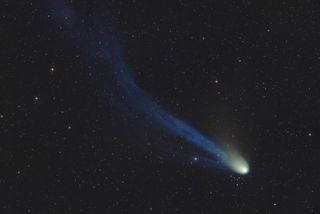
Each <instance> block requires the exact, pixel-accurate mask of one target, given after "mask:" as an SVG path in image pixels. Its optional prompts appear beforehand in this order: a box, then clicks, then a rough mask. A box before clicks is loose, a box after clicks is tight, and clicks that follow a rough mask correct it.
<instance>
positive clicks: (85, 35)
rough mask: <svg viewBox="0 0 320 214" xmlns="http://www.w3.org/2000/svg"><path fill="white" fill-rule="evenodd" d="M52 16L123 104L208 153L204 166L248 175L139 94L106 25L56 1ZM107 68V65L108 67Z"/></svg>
mask: <svg viewBox="0 0 320 214" xmlns="http://www.w3.org/2000/svg"><path fill="white" fill-rule="evenodd" d="M53 8H54V10H53V11H51V12H52V13H53V17H54V18H55V19H56V21H57V22H59V25H61V24H62V25H63V26H64V28H65V35H64V36H65V37H66V38H68V39H69V40H72V41H73V42H75V43H76V46H77V47H79V48H80V49H81V50H82V52H83V53H84V54H85V55H86V56H88V58H90V59H92V60H96V61H99V62H100V61H101V60H104V61H105V63H106V64H108V66H107V68H106V71H105V72H109V73H111V74H112V75H111V76H114V77H115V78H114V79H115V81H116V84H117V86H118V88H119V89H120V90H121V93H122V95H121V97H123V98H124V99H125V101H126V105H130V106H131V107H132V108H134V109H136V110H137V111H139V112H141V113H142V114H143V115H144V116H145V117H146V118H147V119H148V120H151V121H153V124H155V126H157V127H158V128H161V129H163V130H165V131H166V132H168V133H169V134H171V135H174V136H178V137H181V138H183V139H184V140H185V141H186V142H188V143H190V144H192V145H193V146H195V147H197V148H199V149H201V150H202V151H204V152H206V153H207V154H209V156H210V158H209V159H207V160H208V161H207V163H208V162H210V163H212V164H215V165H216V166H217V168H224V169H227V170H231V171H233V172H236V173H239V174H246V173H248V172H249V166H248V163H247V162H246V161H245V159H244V158H242V157H241V156H240V155H239V154H238V153H237V152H235V151H231V152H225V151H224V150H223V149H221V148H220V147H218V146H217V145H216V144H215V143H214V142H213V141H212V140H210V139H208V138H207V137H205V136H204V135H203V134H201V133H200V132H199V131H198V130H196V129H195V128H193V127H191V126H190V125H188V124H187V123H186V122H184V121H183V120H181V119H179V118H177V117H175V116H173V115H172V114H170V113H169V112H167V111H165V110H164V109H163V108H162V107H161V106H160V105H158V104H157V103H156V102H155V101H154V100H153V99H152V97H151V96H150V95H149V94H148V93H146V92H145V91H143V90H142V89H141V88H140V87H139V86H138V85H137V84H136V82H135V81H134V78H133V77H132V74H131V71H130V70H129V69H128V68H127V66H126V64H125V63H124V61H123V59H122V56H121V51H120V48H119V45H118V43H117V42H116V40H115V38H114V36H113V34H112V33H111V30H110V28H109V27H108V26H105V24H101V23H104V22H102V21H101V20H99V19H97V18H96V17H95V18H93V17H81V19H77V17H76V15H75V14H76V13H75V12H74V9H73V7H72V5H71V4H70V2H63V1H60V0H58V1H56V2H55V3H54V7H53ZM110 65H111V66H110ZM203 159H206V158H203Z"/></svg>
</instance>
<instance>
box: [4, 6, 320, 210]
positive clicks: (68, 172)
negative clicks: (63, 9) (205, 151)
mask: <svg viewBox="0 0 320 214" xmlns="http://www.w3.org/2000/svg"><path fill="white" fill-rule="evenodd" d="M73 4H74V10H75V11H82V12H83V11H84V13H85V14H93V15H95V14H103V13H105V14H108V17H109V19H108V21H107V22H108V24H109V25H112V28H113V29H114V32H115V34H116V36H117V38H118V40H119V41H120V44H121V45H122V49H123V50H122V51H123V54H124V57H125V61H126V63H127V65H128V67H129V68H130V69H131V70H132V72H133V74H134V76H135V79H136V81H137V82H138V84H139V86H141V87H142V88H143V89H144V90H146V91H148V92H149V93H150V94H152V96H153V97H154V98H155V99H156V100H157V101H158V102H159V103H160V104H161V105H162V106H164V107H165V108H166V109H167V110H168V111H170V112H173V113H174V114H176V115H178V116H179V117H180V118H183V119H184V120H185V121H188V123H189V124H191V125H192V126H194V127H196V128H197V129H198V130H200V131H201V132H202V133H204V134H206V135H207V136H209V137H210V138H212V139H215V140H216V141H217V143H220V144H223V143H224V142H221V141H228V142H231V143H232V144H233V145H235V147H236V148H238V149H239V151H241V153H242V154H243V155H244V156H245V157H246V159H247V160H248V162H249V164H250V167H251V171H250V173H249V174H247V175H244V176H238V175H235V174H230V173H225V172H221V171H219V170H218V169H217V170H213V169H208V168H203V167H194V166H193V165H192V157H190V163H189V161H188V160H183V161H179V160H176V159H175V158H174V157H175V153H179V151H172V154H169V156H172V158H168V157H167V156H168V154H162V152H161V151H160V150H161V149H158V148H156V147H152V146H150V145H151V144H152V142H154V141H159V142H160V143H161V141H168V140H170V139H171V138H170V137H169V136H167V135H166V134H165V133H162V132H157V131H153V130H151V129H148V128H145V127H143V128H142V127H141V128H139V126H140V125H139V124H140V123H139V122H136V121H134V120H131V119H130V118H128V117H127V116H126V114H125V113H123V112H121V111H115V108H116V107H115V105H113V104H112V103H111V102H107V101H106V100H110V99H108V97H112V96H116V95H115V94H113V93H112V90H109V89H110V87H108V84H104V83H103V82H104V79H105V78H108V77H107V76H105V75H104V73H103V68H99V62H94V61H92V60H89V59H88V58H87V57H86V56H85V55H83V54H81V53H80V52H79V50H77V49H76V48H74V45H71V44H70V41H67V40H64V39H63V38H62V37H63V35H61V32H60V30H59V27H57V23H55V22H54V21H53V20H52V17H50V16H48V14H49V11H50V4H48V2H46V1H16V0H10V1H9V0H3V1H1V4H0V11H1V17H0V18H1V22H0V62H1V63H0V210H1V211H0V213H4V214H6V213H10V214H11V213H48V214H49V213H50V214H51V213H90V214H99V213H101V214H103V213H169V214H170V213H195V214H200V213H225V214H229V213H230V214H232V213H246V214H249V213H320V204H319V197H320V194H319V193H320V184H319V180H320V169H319V162H320V146H319V133H320V132H319V125H320V123H319V121H320V112H319V109H320V99H319V95H320V82H319V81H320V73H319V69H320V42H319V38H320V5H319V3H318V2H317V1H183V0H180V1H170V2H169V1H168V2H164V1H138V0H136V1H134V0H132V1H120V0H119V1H116V0H115V1H107V0H104V1H103V0H92V1H77V0H74V1H73ZM138 120H139V119H138ZM141 123H142V122H141ZM176 141H178V140H176ZM176 141H175V140H172V143H173V144H175V143H177V142H176ZM150 142H151V143H150ZM180 143H181V142H180ZM182 143H183V142H182ZM160 145H161V144H160Z"/></svg>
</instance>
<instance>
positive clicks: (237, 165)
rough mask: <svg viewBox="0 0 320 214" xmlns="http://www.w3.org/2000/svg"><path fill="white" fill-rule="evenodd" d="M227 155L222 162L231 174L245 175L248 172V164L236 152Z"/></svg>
mask: <svg viewBox="0 0 320 214" xmlns="http://www.w3.org/2000/svg"><path fill="white" fill-rule="evenodd" d="M227 154H228V155H227V158H226V160H225V161H224V162H225V163H224V164H225V165H227V166H228V167H229V168H230V169H231V170H232V171H233V172H236V173H238V174H241V175H245V174H248V173H249V172H250V167H249V164H248V162H247V161H246V160H245V159H244V158H243V157H242V156H241V155H240V154H239V153H238V152H237V151H234V150H233V151H229V152H228V153H227Z"/></svg>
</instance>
